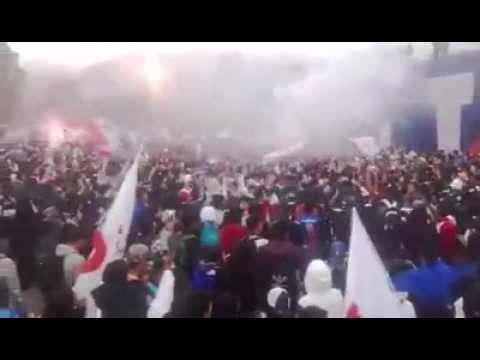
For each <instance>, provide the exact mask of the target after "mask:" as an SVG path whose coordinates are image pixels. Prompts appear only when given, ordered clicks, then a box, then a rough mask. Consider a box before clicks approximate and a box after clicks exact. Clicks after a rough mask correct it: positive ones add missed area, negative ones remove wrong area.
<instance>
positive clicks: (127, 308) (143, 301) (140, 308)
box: [92, 281, 148, 318]
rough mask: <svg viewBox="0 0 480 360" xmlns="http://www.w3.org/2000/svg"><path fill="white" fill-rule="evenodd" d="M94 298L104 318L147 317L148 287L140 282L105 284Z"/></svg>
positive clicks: (98, 289)
mask: <svg viewBox="0 0 480 360" xmlns="http://www.w3.org/2000/svg"><path fill="white" fill-rule="evenodd" d="M92 296H93V299H94V300H95V304H96V305H97V307H98V308H99V309H100V310H101V311H102V317H103V318H146V317H147V311H148V304H147V287H146V286H145V284H143V283H142V282H140V281H130V282H128V283H111V284H103V285H100V286H99V287H98V288H96V289H95V290H93V291H92Z"/></svg>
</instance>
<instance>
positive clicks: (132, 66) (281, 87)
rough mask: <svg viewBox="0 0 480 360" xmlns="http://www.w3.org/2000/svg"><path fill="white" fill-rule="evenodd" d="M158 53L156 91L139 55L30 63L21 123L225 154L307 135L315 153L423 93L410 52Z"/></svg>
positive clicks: (333, 149)
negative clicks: (101, 131)
mask: <svg viewBox="0 0 480 360" xmlns="http://www.w3.org/2000/svg"><path fill="white" fill-rule="evenodd" d="M155 59H156V61H157V65H158V67H159V69H160V70H159V72H156V73H155V75H156V77H157V79H156V80H157V81H158V82H159V84H158V89H156V92H155V93H153V92H152V89H151V88H150V87H149V84H148V81H147V79H146V76H148V73H146V68H145V65H146V59H145V57H143V56H127V57H125V58H123V59H119V60H112V61H108V62H104V63H100V64H96V65H94V66H90V67H88V68H86V69H83V70H81V71H72V70H69V69H62V68H58V67H54V66H50V65H48V64H31V65H30V66H26V70H27V73H28V78H27V87H26V89H25V95H24V101H23V109H22V111H21V112H20V116H19V120H18V121H17V128H18V129H21V128H26V127H28V128H31V124H42V123H43V122H44V121H45V118H46V116H47V115H48V114H49V113H51V112H56V113H60V114H63V115H65V116H70V117H75V118H77V119H96V118H103V119H106V120H107V121H108V122H109V123H110V124H111V128H112V129H114V130H112V131H114V132H117V133H126V132H134V133H135V134H137V135H138V136H141V137H143V138H161V137H163V138H165V137H166V136H167V135H169V136H170V137H171V138H172V139H174V140H178V139H182V138H189V139H190V141H192V142H198V141H200V140H199V139H203V141H205V142H206V143H211V142H214V141H220V140H222V139H223V143H224V144H223V145H222V146H221V147H220V148H218V149H220V150H219V151H225V152H226V153H228V152H229V151H230V150H232V149H233V148H235V149H237V150H238V149H248V150H249V151H255V150H258V152H259V153H260V152H262V151H264V148H265V147H269V148H273V149H274V148H282V147H288V146H292V145H294V144H296V143H299V142H304V143H305V144H307V149H309V151H311V152H314V153H316V154H330V153H341V152H342V151H344V150H345V148H344V147H345V143H346V141H347V139H348V138H349V137H352V136H357V135H377V132H378V128H379V126H380V125H381V124H382V123H385V122H388V121H393V120H396V119H398V117H399V116H401V112H399V109H401V107H402V106H403V105H404V104H405V103H407V102H409V101H415V100H414V99H413V98H418V96H420V93H421V90H419V89H421V86H419V84H420V81H419V78H418V77H417V76H416V75H415V71H414V70H413V65H412V60H411V59H408V58H406V57H404V56H402V55H400V54H398V53H393V52H384V51H382V50H379V49H369V50H365V51H359V52H356V53H352V54H349V55H348V56H345V57H343V58H341V59H336V60H334V61H327V60H325V59H320V58H311V57H306V56H282V57H278V56H277V57H273V56H251V55H250V56H247V55H241V54H236V53H229V54H223V55H188V54H185V55H165V56H163V55H159V56H156V57H155ZM150 60H151V59H150ZM150 66H151V61H150ZM147 70H148V69H147ZM192 145H195V144H192ZM218 149H217V150H218ZM240 151H241V150H240ZM259 155H263V154H259Z"/></svg>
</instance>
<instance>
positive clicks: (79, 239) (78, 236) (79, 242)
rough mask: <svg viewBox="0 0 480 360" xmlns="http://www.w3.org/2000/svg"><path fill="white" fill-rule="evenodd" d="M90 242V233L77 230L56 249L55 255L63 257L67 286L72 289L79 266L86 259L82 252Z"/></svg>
mask: <svg viewBox="0 0 480 360" xmlns="http://www.w3.org/2000/svg"><path fill="white" fill-rule="evenodd" d="M89 243H90V236H89V234H87V233H82V232H81V231H77V232H76V233H75V234H73V235H72V236H69V237H67V238H66V239H65V243H64V244H58V245H57V247H56V249H55V255H56V256H57V257H59V258H61V260H62V263H63V272H64V278H65V285H66V286H67V288H70V289H71V288H72V287H73V285H75V281H76V280H77V276H78V268H79V267H80V265H81V264H82V263H83V262H84V261H85V257H84V256H83V255H82V253H83V251H84V250H85V248H86V247H87V246H88V245H89Z"/></svg>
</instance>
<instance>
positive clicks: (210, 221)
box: [200, 206, 223, 246]
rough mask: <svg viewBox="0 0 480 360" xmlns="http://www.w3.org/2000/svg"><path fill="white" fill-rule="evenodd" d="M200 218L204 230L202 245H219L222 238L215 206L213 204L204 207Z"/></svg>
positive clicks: (201, 237)
mask: <svg viewBox="0 0 480 360" xmlns="http://www.w3.org/2000/svg"><path fill="white" fill-rule="evenodd" d="M200 220H201V221H202V230H201V233H200V243H201V245H202V246H218V245H219V242H220V238H219V234H218V222H217V216H216V211H215V208H214V207H213V206H206V207H204V208H203V209H202V211H201V212H200ZM222 221H223V220H222Z"/></svg>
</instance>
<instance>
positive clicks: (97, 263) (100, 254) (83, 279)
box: [74, 153, 140, 317]
mask: <svg viewBox="0 0 480 360" xmlns="http://www.w3.org/2000/svg"><path fill="white" fill-rule="evenodd" d="M139 160H140V153H139V154H138V155H137V156H136V158H135V161H134V162H133V165H132V166H131V167H130V170H128V172H127V174H126V176H125V179H124V181H123V183H122V185H121V186H120V189H119V191H118V194H117V196H116V198H115V200H114V201H113V204H112V206H111V207H110V209H109V210H108V212H107V215H106V217H105V221H104V222H103V224H102V225H101V226H100V227H99V228H98V229H97V230H95V232H94V233H93V236H92V246H93V250H92V252H91V253H90V256H89V258H88V260H87V261H85V262H84V263H83V264H82V265H81V267H80V275H79V276H78V278H77V281H76V283H75V286H74V292H75V295H76V296H77V298H78V299H79V300H83V299H85V300H86V301H87V317H95V316H96V312H97V310H96V308H95V304H94V303H93V299H92V298H91V295H90V293H91V292H92V290H93V289H95V288H96V287H97V286H99V285H100V284H101V281H102V274H103V270H104V269H105V266H106V265H107V264H109V263H110V262H112V261H114V260H117V259H121V258H122V257H123V255H124V251H125V245H126V241H127V236H128V232H129V230H130V226H131V224H132V218H133V210H134V205H135V192H136V188H137V180H138V163H139Z"/></svg>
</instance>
